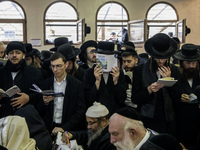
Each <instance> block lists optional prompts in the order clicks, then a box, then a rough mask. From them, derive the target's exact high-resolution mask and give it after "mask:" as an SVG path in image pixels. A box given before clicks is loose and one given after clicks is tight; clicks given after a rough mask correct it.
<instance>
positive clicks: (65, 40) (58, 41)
mask: <svg viewBox="0 0 200 150" xmlns="http://www.w3.org/2000/svg"><path fill="white" fill-rule="evenodd" d="M65 43H69V41H68V38H66V37H59V38H56V39H55V40H54V46H55V47H53V48H51V49H50V51H54V52H56V51H57V49H58V47H59V46H61V45H63V44H65Z"/></svg>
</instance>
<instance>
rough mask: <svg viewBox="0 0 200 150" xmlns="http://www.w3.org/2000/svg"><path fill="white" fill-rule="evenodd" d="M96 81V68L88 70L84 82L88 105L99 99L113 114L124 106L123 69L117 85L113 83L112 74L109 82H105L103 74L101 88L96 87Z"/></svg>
mask: <svg viewBox="0 0 200 150" xmlns="http://www.w3.org/2000/svg"><path fill="white" fill-rule="evenodd" d="M95 81H96V79H95V76H94V68H91V69H88V70H86V72H85V77H84V80H83V83H84V88H85V91H86V98H87V107H90V106H91V105H92V104H93V103H94V102H95V101H97V102H100V103H101V104H102V105H105V106H106V107H107V108H108V110H109V112H110V114H111V115H112V114H113V113H114V112H115V111H116V110H117V109H119V108H121V107H123V106H124V101H125V99H126V90H125V89H126V88H125V78H124V74H123V72H122V71H120V75H119V79H118V83H117V84H116V85H114V83H113V78H112V75H111V74H109V77H108V82H107V84H105V82H104V79H103V76H102V79H101V83H100V87H99V90H97V88H96V85H95Z"/></svg>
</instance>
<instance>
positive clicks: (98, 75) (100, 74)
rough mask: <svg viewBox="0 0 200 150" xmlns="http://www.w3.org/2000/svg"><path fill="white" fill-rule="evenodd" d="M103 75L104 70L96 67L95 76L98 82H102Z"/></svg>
mask: <svg viewBox="0 0 200 150" xmlns="http://www.w3.org/2000/svg"><path fill="white" fill-rule="evenodd" d="M102 74H103V69H102V67H98V65H96V67H95V68H94V76H95V78H96V81H99V82H100V81H101V76H102Z"/></svg>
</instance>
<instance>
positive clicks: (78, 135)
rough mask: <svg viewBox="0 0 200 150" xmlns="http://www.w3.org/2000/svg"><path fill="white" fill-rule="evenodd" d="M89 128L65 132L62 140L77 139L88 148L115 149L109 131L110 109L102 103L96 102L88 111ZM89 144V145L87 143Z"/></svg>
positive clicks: (90, 149)
mask: <svg viewBox="0 0 200 150" xmlns="http://www.w3.org/2000/svg"><path fill="white" fill-rule="evenodd" d="M85 115H86V121H87V130H85V131H77V132H73V131H72V132H71V133H69V134H68V135H67V134H66V132H64V134H63V137H62V141H63V142H67V139H76V140H77V142H78V144H79V145H84V146H85V149H88V150H115V149H116V148H115V147H114V145H112V144H111V143H110V134H109V132H108V123H109V111H108V109H107V108H106V107H105V106H104V105H101V103H98V102H94V104H93V105H92V106H91V107H89V108H88V109H87V112H86V114H85ZM85 144H87V146H86V145H85Z"/></svg>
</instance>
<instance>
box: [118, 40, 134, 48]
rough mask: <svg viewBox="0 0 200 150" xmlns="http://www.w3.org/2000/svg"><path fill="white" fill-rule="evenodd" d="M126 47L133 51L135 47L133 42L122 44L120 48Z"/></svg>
mask: <svg viewBox="0 0 200 150" xmlns="http://www.w3.org/2000/svg"><path fill="white" fill-rule="evenodd" d="M126 45H127V46H129V47H131V48H133V49H135V45H134V43H133V42H130V41H127V42H124V43H123V44H122V46H121V47H123V46H126Z"/></svg>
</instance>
